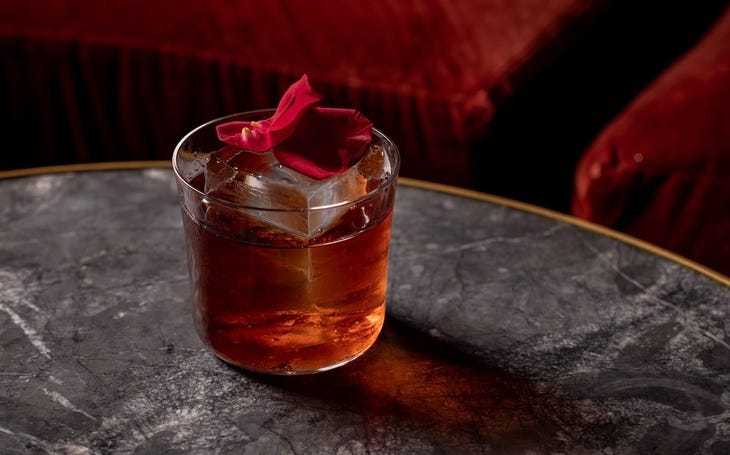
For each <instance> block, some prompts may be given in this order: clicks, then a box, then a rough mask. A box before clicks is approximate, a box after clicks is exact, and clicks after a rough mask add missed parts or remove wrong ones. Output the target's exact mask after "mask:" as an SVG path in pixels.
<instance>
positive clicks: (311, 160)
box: [216, 75, 372, 179]
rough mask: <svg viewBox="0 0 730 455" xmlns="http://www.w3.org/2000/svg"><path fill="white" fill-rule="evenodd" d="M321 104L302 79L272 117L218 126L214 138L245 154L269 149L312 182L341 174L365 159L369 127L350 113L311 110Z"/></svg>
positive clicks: (369, 138)
mask: <svg viewBox="0 0 730 455" xmlns="http://www.w3.org/2000/svg"><path fill="white" fill-rule="evenodd" d="M321 98H322V97H321V95H319V94H318V93H317V92H315V91H314V90H313V89H312V87H311V86H310V85H309V80H308V79H307V76H306V75H304V76H302V78H301V79H300V80H299V81H297V82H296V83H294V84H293V85H292V86H291V87H289V89H288V90H287V91H286V93H284V96H282V98H281V101H279V105H278V106H277V108H276V112H275V113H274V115H273V116H272V117H270V118H268V119H265V120H262V121H260V122H240V121H237V122H229V123H225V124H221V125H219V126H217V127H216V131H217V133H218V138H219V139H220V140H221V141H223V142H226V143H227V144H231V145H234V146H236V147H240V148H242V149H245V150H248V151H251V152H259V153H260V152H266V151H268V150H272V149H273V151H274V155H275V156H276V158H277V159H278V160H279V162H280V163H281V164H282V165H284V166H287V167H289V168H292V169H294V170H296V171H298V172H300V173H302V174H305V175H307V176H309V177H312V178H315V179H323V178H325V177H329V176H331V175H335V174H338V173H341V172H343V171H345V170H346V169H348V168H350V166H352V165H353V164H355V163H356V162H357V161H358V160H359V159H360V158H361V157H362V155H363V154H364V153H365V150H366V149H367V146H368V144H369V143H370V140H371V138H372V123H370V121H369V120H368V119H366V118H365V117H364V116H363V115H362V114H361V113H360V112H358V111H355V110H352V109H333V108H320V107H313V106H314V105H315V104H316V103H317V102H319V100H320V99H321Z"/></svg>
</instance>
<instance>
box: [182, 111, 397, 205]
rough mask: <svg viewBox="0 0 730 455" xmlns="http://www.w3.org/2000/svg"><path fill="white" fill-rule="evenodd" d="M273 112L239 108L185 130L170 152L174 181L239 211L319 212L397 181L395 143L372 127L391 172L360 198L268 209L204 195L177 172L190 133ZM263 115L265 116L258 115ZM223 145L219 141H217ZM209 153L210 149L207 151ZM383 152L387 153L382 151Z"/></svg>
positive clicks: (353, 201) (368, 196)
mask: <svg viewBox="0 0 730 455" xmlns="http://www.w3.org/2000/svg"><path fill="white" fill-rule="evenodd" d="M273 112H275V109H257V110H251V111H243V112H238V113H235V114H228V115H224V116H222V117H218V118H215V119H212V120H209V121H207V122H205V123H203V124H200V125H198V126H196V127H195V128H193V129H192V130H190V131H189V132H188V133H186V134H185V136H183V137H182V139H180V141H178V143H177V145H175V149H174V151H173V154H172V169H173V171H174V173H175V178H176V180H177V181H178V182H180V183H182V184H183V185H184V186H185V187H186V188H187V189H188V190H190V191H193V192H194V193H197V194H198V195H199V196H201V197H202V198H205V199H206V200H208V201H210V202H213V203H216V204H221V205H224V206H228V207H231V208H234V209H239V210H259V211H266V212H313V211H321V210H329V209H334V208H338V207H344V206H347V205H351V204H356V203H361V202H364V201H367V200H368V199H371V198H373V197H375V196H377V195H379V194H380V193H381V192H383V191H385V190H386V189H388V188H389V187H390V186H392V185H393V184H395V183H396V181H397V180H398V172H399V171H400V151H399V150H398V146H396V145H395V143H394V142H393V140H392V139H390V137H388V136H387V135H385V134H384V133H383V132H381V131H380V130H378V129H377V128H375V127H373V135H374V136H375V135H377V136H378V137H379V138H380V139H382V140H383V141H384V142H385V143H386V145H387V146H388V147H389V148H390V150H391V151H392V153H388V156H392V158H393V159H392V160H391V168H392V169H391V173H390V175H389V176H388V177H386V178H385V179H384V180H383V182H382V183H381V184H380V185H379V186H378V187H377V188H375V189H374V190H373V191H370V192H367V193H365V194H363V195H362V196H360V197H357V198H355V199H347V200H344V201H340V202H335V203H333V204H326V205H318V206H314V207H303V208H272V207H257V206H252V205H246V204H239V203H237V202H232V201H228V200H226V199H221V198H219V197H216V196H211V195H209V194H207V193H206V192H205V191H201V190H199V189H197V188H195V187H194V186H192V185H191V184H190V183H189V182H188V181H187V180H186V179H185V178H184V177H183V176H182V175H181V173H180V170H179V169H178V166H177V157H178V155H179V152H180V150H181V148H182V146H183V144H184V143H185V142H186V141H188V140H189V139H190V138H191V137H192V136H193V135H194V134H196V133H198V132H199V131H200V130H202V129H205V128H208V127H211V126H213V125H215V124H219V123H223V122H224V121H228V120H232V119H234V118H237V117H241V116H243V115H251V116H254V115H256V114H261V115H262V116H265V115H267V114H271V113H273ZM262 118H265V117H262ZM221 144H223V143H221ZM211 153H212V152H211ZM386 153H387V152H386Z"/></svg>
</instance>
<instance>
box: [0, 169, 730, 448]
mask: <svg viewBox="0 0 730 455" xmlns="http://www.w3.org/2000/svg"><path fill="white" fill-rule="evenodd" d="M114 166H116V165H112V167H114ZM159 166H160V164H159V163H150V164H145V163H126V164H124V165H118V166H117V167H119V169H104V168H105V167H109V166H96V167H93V166H90V167H89V168H88V169H86V170H84V171H82V170H80V169H79V168H74V167H66V168H62V169H48V170H45V171H43V172H19V173H5V174H3V175H0V177H5V178H3V179H1V180H0V453H11V454H12V453H33V454H35V453H68V454H87V453H135V454H137V453H142V454H144V453H150V454H157V453H165V454H174V453H204V454H205V453H255V454H258V453H282V454H287V453H337V454H347V453H355V454H359V453H363V454H364V453H418V454H421V453H611V454H614V453H717V454H720V453H730V281H729V280H728V278H727V277H724V276H721V275H719V274H716V273H713V272H712V271H709V270H705V269H703V268H701V267H699V266H697V265H695V264H692V263H690V262H688V261H685V260H683V259H681V258H677V257H673V256H671V255H669V254H667V253H665V252H663V251H661V250H659V249H657V248H653V247H651V246H649V245H645V244H642V243H641V242H638V241H634V240H632V239H629V238H626V237H623V236H621V235H619V234H615V233H612V232H610V231H606V230H602V229H600V228H597V227H594V226H591V225H588V224H585V223H581V222H578V221H576V220H572V219H570V218H568V217H565V216H561V215H557V214H554V213H550V212H547V211H544V210H540V209H537V208H532V207H528V206H523V205H521V204H518V203H514V202H510V201H504V200H501V199H498V198H494V197H490V196H486V195H480V194H476V193H470V192H468V191H463V190H458V189H451V188H446V187H440V186H435V185H430V184H425V183H421V182H415V181H409V180H405V179H404V180H403V181H402V185H401V187H400V188H399V192H398V198H397V202H396V211H395V219H394V227H393V235H392V250H391V257H390V259H391V269H390V270H391V271H390V277H389V286H390V287H389V303H388V305H389V307H388V319H387V323H386V327H385V329H384V331H383V333H382V335H381V337H380V338H379V340H378V341H377V343H376V344H375V346H374V347H373V348H371V349H370V350H369V351H368V352H367V353H366V354H365V355H364V356H362V357H360V358H359V359H357V360H356V361H354V362H352V363H350V364H348V365H346V366H344V367H342V368H339V369H336V370H333V371H330V372H327V373H322V374H319V375H312V376H301V377H267V376H260V375H255V374H250V373H245V372H242V371H240V370H237V369H235V368H232V367H229V366H228V365H226V364H224V363H223V362H221V361H219V360H217V359H216V358H215V357H214V356H213V355H212V354H210V353H209V352H208V351H206V350H205V349H204V347H203V345H202V343H201V342H200V341H199V340H198V338H197V336H196V334H195V332H194V330H193V327H192V322H191V315H190V304H189V291H188V282H187V279H188V278H187V269H186V262H185V250H184V239H183V233H182V227H181V217H180V212H179V208H178V204H177V199H176V191H175V187H174V179H173V176H172V172H171V170H170V169H169V168H164V167H159ZM122 168H127V169H122ZM60 171H61V172H60ZM30 174H32V175H30ZM12 177H14V178H12Z"/></svg>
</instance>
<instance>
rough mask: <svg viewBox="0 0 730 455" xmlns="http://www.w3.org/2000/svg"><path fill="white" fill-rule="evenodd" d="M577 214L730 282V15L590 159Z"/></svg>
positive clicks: (604, 137)
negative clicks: (692, 261)
mask: <svg viewBox="0 0 730 455" xmlns="http://www.w3.org/2000/svg"><path fill="white" fill-rule="evenodd" d="M573 213H575V214H576V215H577V216H580V217H583V218H586V219H588V220H591V221H594V222H597V223H600V224H604V225H607V226H611V227H613V228H615V229H618V230H621V231H625V232H627V233H629V234H632V235H634V236H636V237H639V238H643V239H647V240H649V241H651V242H653V243H655V244H657V245H661V246H664V247H665V248H668V249H670V250H673V251H676V252H679V253H681V254H683V255H684V256H686V257H689V258H693V259H696V260H697V261H700V262H702V263H704V264H706V265H708V266H710V267H711V268H714V269H716V270H718V271H720V272H723V273H724V274H726V275H730V9H728V10H727V11H726V12H725V13H724V14H723V15H722V17H721V18H720V19H719V20H718V22H717V24H716V25H715V26H714V27H713V28H712V29H711V30H710V31H709V32H708V33H707V34H706V36H705V37H704V38H703V39H702V40H701V41H700V42H699V43H697V44H696V45H695V46H694V47H693V48H692V49H691V50H690V51H688V52H687V53H686V54H685V55H683V56H682V57H681V58H680V59H678V60H677V61H676V63H674V64H673V65H671V66H670V67H669V68H668V69H667V70H666V71H665V72H664V73H663V74H661V75H660V76H659V77H658V78H657V79H656V80H655V81H653V82H652V83H651V84H650V85H649V86H648V87H647V88H646V89H645V90H644V91H643V92H642V93H641V94H640V95H639V96H637V97H636V99H634V100H633V101H632V102H631V104H630V105H629V106H628V107H627V108H626V109H625V110H624V111H623V112H622V113H621V114H620V115H618V116H617V117H616V118H615V119H614V120H613V121H612V122H611V123H610V124H609V125H607V126H606V128H605V129H604V130H603V131H602V132H601V133H600V135H599V136H598V138H597V139H596V140H595V142H594V143H593V144H592V145H591V146H590V147H589V148H588V150H587V151H586V152H585V153H584V154H583V156H582V158H581V160H580V163H579V165H578V167H577V169H576V174H575V192H574V196H573Z"/></svg>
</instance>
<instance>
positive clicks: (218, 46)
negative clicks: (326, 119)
mask: <svg viewBox="0 0 730 455" xmlns="http://www.w3.org/2000/svg"><path fill="white" fill-rule="evenodd" d="M607 3H610V1H609V0H590V1H585V0H514V1H509V2H505V1H503V0H428V1H426V0H399V1H396V2H372V1H369V0H351V1H341V0H317V1H311V0H281V1H277V2H267V1H251V0H241V1H231V0H228V1H225V0H209V1H205V2H203V1H199V0H176V1H170V0H167V1H163V0H161V1H147V0H116V1H114V0H112V1H105V2H93V1H87V0H65V1H51V0H42V1H41V0H39V1H24V2H23V1H11V2H0V55H1V56H2V65H3V66H2V71H1V73H2V74H1V75H0V90H2V95H3V96H2V100H1V101H0V115H3V116H4V117H5V118H9V119H10V120H9V121H8V122H5V123H4V124H3V137H4V138H6V139H7V138H9V140H10V141H11V145H12V146H13V147H14V148H16V149H18V150H20V149H22V150H23V153H22V154H12V155H9V154H7V153H6V154H4V156H3V158H2V160H0V163H2V166H3V167H19V166H28V165H38V164H51V163H59V162H69V161H101V160H126V159H147V158H164V159H167V158H169V157H170V155H171V152H172V149H173V147H174V146H175V144H176V142H177V140H179V138H180V137H181V136H182V135H183V134H185V133H186V132H187V131H188V130H190V129H191V128H193V127H194V126H196V125H198V124H200V123H202V122H204V121H207V120H209V119H212V118H215V117H218V116H222V115H225V114H230V113H234V112H238V111H242V110H250V109H259V108H269V107H273V106H275V105H276V101H277V100H278V98H279V97H280V96H281V94H282V93H283V91H284V90H285V89H286V87H287V86H288V85H289V84H290V83H292V82H293V81H295V80H296V79H298V78H299V77H300V76H301V75H302V74H303V73H307V74H308V75H309V77H310V80H311V82H312V85H313V86H314V87H315V89H317V90H318V91H320V92H321V93H323V94H324V95H325V103H326V104H328V105H333V106H348V107H354V108H357V109H360V110H361V111H363V113H364V114H365V115H366V116H368V117H369V118H370V119H371V120H373V122H374V123H375V125H376V127H378V128H380V129H382V130H383V131H384V132H385V133H386V134H388V135H391V136H393V138H394V139H395V140H396V142H397V143H398V145H399V146H400V149H401V153H402V155H403V168H402V171H403V174H404V175H409V176H415V177H419V178H426V179H433V180H436V181H441V182H447V183H456V184H462V185H469V183H470V181H471V179H472V166H471V159H470V150H469V147H470V145H471V144H472V142H474V141H475V138H480V137H482V136H483V135H484V134H486V131H487V130H488V127H489V121H490V119H491V118H492V115H493V112H494V109H495V102H494V99H495V98H502V99H504V98H505V97H508V96H510V94H511V93H513V92H514V91H515V90H518V89H519V86H520V83H521V81H525V80H528V79H530V78H531V77H533V76H534V74H535V73H536V72H537V71H539V69H540V68H541V67H544V66H546V65H549V59H550V57H551V55H553V53H559V49H560V46H567V45H569V43H570V42H571V40H575V39H576V38H577V37H579V36H580V33H579V31H580V30H584V29H585V28H587V27H588V26H589V25H587V24H586V23H587V22H588V23H589V22H590V21H591V20H592V19H593V18H594V17H595V15H596V11H597V9H598V8H599V5H603V4H607ZM556 43H559V44H560V45H556ZM548 47H549V48H550V52H545V49H546V48H548ZM13 141H14V142H13ZM6 145H7V143H6Z"/></svg>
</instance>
